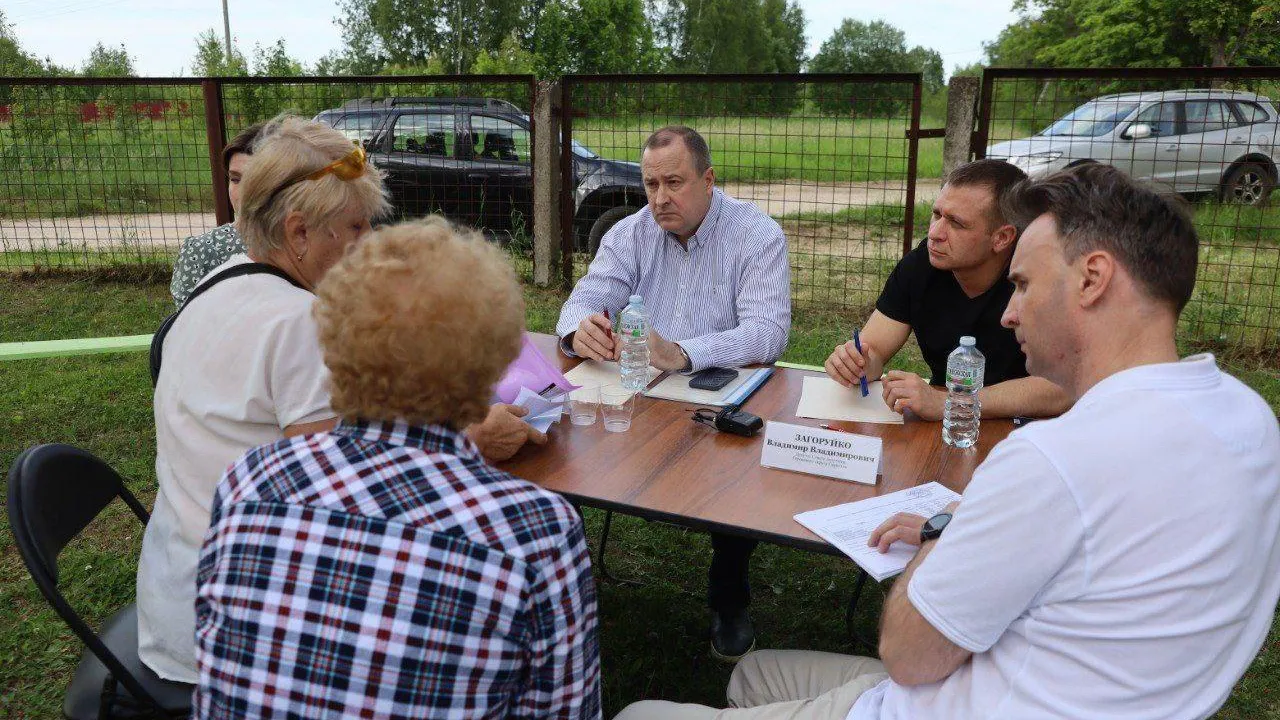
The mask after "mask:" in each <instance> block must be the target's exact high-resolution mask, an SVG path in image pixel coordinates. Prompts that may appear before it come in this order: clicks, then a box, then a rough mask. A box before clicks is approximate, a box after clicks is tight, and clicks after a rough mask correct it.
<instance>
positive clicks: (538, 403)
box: [512, 388, 564, 433]
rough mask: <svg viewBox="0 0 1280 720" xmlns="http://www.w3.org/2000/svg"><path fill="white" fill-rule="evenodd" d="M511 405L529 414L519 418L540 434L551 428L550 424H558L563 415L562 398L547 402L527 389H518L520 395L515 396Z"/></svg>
mask: <svg viewBox="0 0 1280 720" xmlns="http://www.w3.org/2000/svg"><path fill="white" fill-rule="evenodd" d="M512 405H519V406H520V407H522V408H524V409H525V410H528V411H529V414H527V415H525V416H524V417H522V418H520V419H521V420H524V421H525V422H527V423H529V424H530V425H532V426H533V427H534V429H536V430H537V431H538V432H540V433H545V432H546V431H547V430H549V429H550V428H551V424H552V423H555V422H559V420H560V415H561V414H563V413H564V396H563V395H561V396H559V398H558V399H553V400H548V399H546V398H544V397H542V396H541V395H539V394H538V393H536V392H534V391H532V390H530V389H529V388H520V394H519V395H517V396H516V401H515V402H514V403H512Z"/></svg>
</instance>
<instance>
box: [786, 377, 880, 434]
mask: <svg viewBox="0 0 1280 720" xmlns="http://www.w3.org/2000/svg"><path fill="white" fill-rule="evenodd" d="M867 389H868V390H870V393H869V394H868V395H867V396H866V397H862V388H860V387H856V386H855V387H853V388H847V387H845V386H843V385H841V384H840V383H838V382H836V381H835V380H832V379H831V378H829V377H827V376H825V375H820V376H816V375H806V376H805V378H804V387H803V389H802V390H801V391H800V405H799V407H797V408H796V417H802V418H810V419H813V420H846V421H849V422H870V423H884V424H886V425H901V424H902V413H896V412H894V411H892V410H890V409H889V406H888V405H885V404H884V391H883V389H882V388H881V384H880V381H879V380H877V381H875V382H873V383H869V384H868V388H867Z"/></svg>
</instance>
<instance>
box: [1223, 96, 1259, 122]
mask: <svg viewBox="0 0 1280 720" xmlns="http://www.w3.org/2000/svg"><path fill="white" fill-rule="evenodd" d="M1231 104H1232V105H1234V106H1235V108H1236V111H1237V112H1239V113H1240V117H1241V118H1243V119H1244V122H1243V123H1242V124H1244V125H1253V124H1254V123H1260V122H1266V121H1267V111H1266V110H1263V109H1262V108H1261V107H1260V106H1259V105H1258V104H1257V103H1251V102H1243V101H1239V100H1237V101H1235V102H1233V103H1231ZM1231 124H1232V125H1235V123H1231Z"/></svg>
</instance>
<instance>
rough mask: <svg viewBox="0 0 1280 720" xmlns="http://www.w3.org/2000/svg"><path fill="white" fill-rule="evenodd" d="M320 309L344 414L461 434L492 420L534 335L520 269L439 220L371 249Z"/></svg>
mask: <svg viewBox="0 0 1280 720" xmlns="http://www.w3.org/2000/svg"><path fill="white" fill-rule="evenodd" d="M312 312H313V313H314V315H315V318H316V322H317V324H318V326H319V334H320V347H321V349H322V350H323V352H324V363H325V365H327V366H328V368H329V371H330V373H331V376H332V377H331V383H332V388H331V389H332V395H333V399H332V407H333V409H334V411H335V412H336V413H337V414H338V415H339V416H342V417H345V418H364V419H367V420H385V421H390V420H395V419H401V420H405V421H407V422H409V423H411V424H415V425H426V424H432V423H437V424H441V425H446V426H449V427H452V428H454V429H461V428H464V427H466V426H467V425H470V424H471V423H474V422H479V421H480V420H483V419H484V417H485V415H486V413H487V411H488V407H489V400H490V398H491V396H492V395H493V386H494V384H495V383H497V381H498V380H499V379H500V378H501V376H502V373H503V371H504V370H505V369H506V367H507V366H508V365H509V364H511V362H512V361H513V360H515V358H516V356H517V355H518V354H519V352H520V342H521V333H522V332H523V329H524V298H523V296H522V295H521V292H520V285H519V283H518V282H517V281H516V276H515V272H514V271H513V270H512V269H511V264H510V262H508V260H507V259H506V257H505V256H504V255H503V254H502V252H501V251H499V250H498V249H497V248H495V247H494V246H493V245H491V244H489V243H488V242H486V241H485V240H484V238H483V237H482V236H481V235H480V234H479V233H477V232H475V231H473V230H462V229H459V228H456V227H454V226H453V225H451V224H450V223H449V222H448V221H447V220H445V219H444V218H441V217H435V216H433V217H429V218H426V219H424V220H418V221H413V222H406V223H401V224H399V225H391V226H386V227H383V228H380V229H379V230H377V231H376V232H374V233H373V234H372V235H370V236H369V237H367V238H365V239H364V240H363V241H361V242H360V243H359V244H358V245H356V247H355V248H354V249H353V250H352V251H351V252H350V253H348V254H347V255H346V256H345V257H344V258H343V259H342V260H340V261H339V262H338V264H337V265H335V266H334V267H333V269H332V270H330V271H329V272H328V273H327V274H326V275H325V277H324V280H322V281H321V282H320V284H319V286H318V287H317V288H316V302H315V306H314V308H313V310H312Z"/></svg>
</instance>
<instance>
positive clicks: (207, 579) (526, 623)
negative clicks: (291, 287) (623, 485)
mask: <svg viewBox="0 0 1280 720" xmlns="http://www.w3.org/2000/svg"><path fill="white" fill-rule="evenodd" d="M197 583H198V592H197V598H196V660H197V663H198V664H199V667H200V685H199V687H198V689H197V690H196V695H195V714H196V716H197V717H201V718H223V717H226V718H230V717H235V718H241V717H286V716H289V717H306V718H319V717H359V718H388V717H415V718H495V717H511V718H523V717H563V718H598V717H600V659H599V646H598V644H597V638H596V597H595V585H594V583H593V581H592V578H591V567H590V558H589V555H588V553H587V543H586V538H585V536H584V534H583V527H582V521H581V518H580V517H579V516H578V514H577V513H576V512H575V511H574V508H573V507H572V506H571V505H570V504H569V503H568V502H567V501H566V500H565V499H564V498H561V497H560V496H558V495H554V494H552V493H549V492H546V491H544V490H542V489H540V488H538V487H537V486H535V485H533V484H531V483H528V482H526V481H524V480H520V479H519V478H516V477H513V476H512V475H510V474H508V473H505V472H502V471H500V470H497V469H495V468H493V467H490V466H488V465H487V464H485V462H484V460H483V459H482V458H481V457H480V453H479V452H478V451H477V449H476V447H475V445H473V444H472V443H471V442H470V441H469V440H467V439H466V438H465V437H464V436H462V435H461V434H459V433H456V432H453V431H451V430H448V429H446V428H443V427H439V426H432V427H426V428H422V427H411V426H408V425H406V424H403V423H397V424H394V425H393V424H382V423H372V422H360V423H347V422H343V423H341V424H339V425H338V427H337V428H336V429H335V430H334V431H333V432H332V433H325V434H320V435H311V436H307V437H301V438H293V439H286V440H282V441H280V442H278V443H275V444H272V445H264V446H262V447H259V448H256V449H254V450H251V451H249V452H248V453H247V454H246V455H245V456H244V457H242V458H241V459H240V460H239V462H237V463H236V464H235V465H234V466H232V467H231V468H230V469H229V470H228V471H227V473H226V475H225V476H224V477H223V479H222V482H221V484H220V485H219V487H218V492H217V496H216V497H215V498H214V503H213V516H212V521H211V525H210V528H209V532H208V534H207V535H206V536H205V541H204V549H203V551H202V552H201V557H200V567H199V572H198V575H197Z"/></svg>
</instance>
